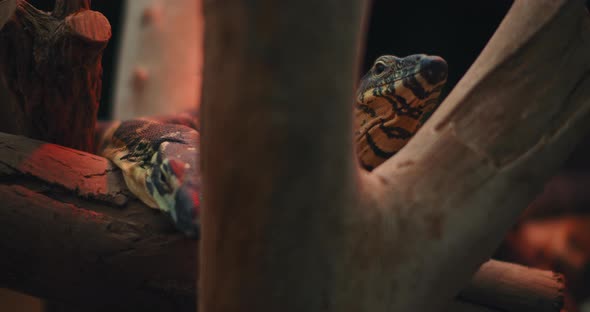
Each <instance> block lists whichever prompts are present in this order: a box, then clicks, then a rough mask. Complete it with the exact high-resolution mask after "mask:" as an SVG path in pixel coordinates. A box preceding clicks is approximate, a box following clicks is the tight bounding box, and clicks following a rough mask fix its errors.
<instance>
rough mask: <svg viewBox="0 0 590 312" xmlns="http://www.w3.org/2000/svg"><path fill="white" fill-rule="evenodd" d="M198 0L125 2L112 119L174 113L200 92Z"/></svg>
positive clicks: (195, 104) (201, 27) (193, 101)
mask: <svg viewBox="0 0 590 312" xmlns="http://www.w3.org/2000/svg"><path fill="white" fill-rule="evenodd" d="M201 7H202V1H201V0H166V1H162V0H133V1H127V2H126V8H125V17H124V20H125V26H124V29H123V40H122V41H121V50H120V53H119V57H118V67H117V82H116V88H115V101H114V109H113V111H114V118H116V119H129V118H133V117H138V116H149V115H161V114H171V113H178V112H181V111H184V110H187V109H193V108H195V107H198V104H199V102H200V97H201V71H202V70H201V69H202V64H203V35H204V25H203V16H202V12H201V11H202V9H201Z"/></svg>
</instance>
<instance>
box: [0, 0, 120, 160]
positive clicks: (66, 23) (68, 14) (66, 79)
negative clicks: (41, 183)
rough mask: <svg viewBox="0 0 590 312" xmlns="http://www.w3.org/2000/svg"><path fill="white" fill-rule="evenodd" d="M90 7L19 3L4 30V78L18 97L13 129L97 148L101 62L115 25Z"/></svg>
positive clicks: (65, 0) (77, 2)
mask: <svg viewBox="0 0 590 312" xmlns="http://www.w3.org/2000/svg"><path fill="white" fill-rule="evenodd" d="M89 6H90V1H89V0H85V1H82V0H72V1H70V0H57V1H56V6H55V10H54V11H53V12H51V14H47V13H46V12H42V11H39V10H37V9H35V8H34V7H33V6H31V5H30V4H28V3H27V2H26V1H24V0H18V1H17V6H16V12H15V14H14V15H13V16H12V18H11V19H10V20H9V21H8V22H7V23H6V25H4V28H2V30H0V76H1V78H2V79H4V80H5V81H6V82H7V84H8V88H9V89H10V90H11V91H12V93H14V94H15V96H16V101H14V105H15V106H16V107H12V108H11V109H10V111H12V112H13V113H12V114H11V116H12V118H14V119H15V120H16V121H18V122H17V123H18V127H17V128H18V129H15V131H11V132H14V133H24V134H26V135H27V136H29V137H33V138H37V139H41V140H44V141H47V142H52V143H58V144H60V145H64V146H68V147H73V148H76V149H79V150H84V151H92V150H93V148H94V145H93V143H94V142H93V141H94V140H93V135H94V127H95V123H96V114H97V111H98V105H99V99H100V91H101V75H102V67H101V62H100V61H101V57H102V50H103V49H104V47H105V46H106V44H107V43H108V40H109V39H110V37H111V27H110V24H109V22H108V20H107V19H106V18H105V17H104V16H103V15H102V14H100V13H98V12H95V11H90V10H88V8H89ZM9 103H12V102H9ZM7 105H8V104H7ZM5 109H6V108H5ZM5 109H4V110H5Z"/></svg>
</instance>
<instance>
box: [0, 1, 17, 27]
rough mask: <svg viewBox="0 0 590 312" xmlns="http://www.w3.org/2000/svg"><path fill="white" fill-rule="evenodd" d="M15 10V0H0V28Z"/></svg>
mask: <svg viewBox="0 0 590 312" xmlns="http://www.w3.org/2000/svg"><path fill="white" fill-rule="evenodd" d="M15 10H16V0H0V29H2V27H3V26H4V24H6V22H7V21H8V20H9V19H10V18H11V17H12V15H13V14H14V11H15Z"/></svg>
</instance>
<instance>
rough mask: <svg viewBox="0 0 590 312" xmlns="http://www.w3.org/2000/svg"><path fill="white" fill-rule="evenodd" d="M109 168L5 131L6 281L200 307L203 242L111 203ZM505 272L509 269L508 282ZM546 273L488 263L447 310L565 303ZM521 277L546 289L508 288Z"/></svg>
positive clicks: (117, 299)
mask: <svg viewBox="0 0 590 312" xmlns="http://www.w3.org/2000/svg"><path fill="white" fill-rule="evenodd" d="M110 168H111V167H110V165H109V164H108V162H107V160H106V159H104V158H102V157H98V156H94V155H91V154H88V153H84V152H81V151H76V150H73V149H69V148H65V147H61V146H57V145H54V144H49V143H43V142H39V141H35V140H32V139H28V138H25V137H19V136H14V135H10V134H0V181H1V182H2V183H0V201H2V202H3V203H5V204H4V206H3V208H2V209H0V222H1V226H0V251H1V252H2V254H3V257H0V265H1V266H2V267H3V268H4V270H3V271H2V273H0V286H6V287H10V288H13V289H17V290H21V291H25V292H27V293H30V294H34V295H36V296H40V297H42V298H47V299H50V300H52V307H53V309H54V310H55V309H57V310H55V311H60V310H63V309H64V307H67V309H69V310H72V309H73V310H84V311H94V310H93V309H96V311H103V310H104V309H107V308H108V309H109V310H110V311H114V310H113V309H115V310H116V309H119V308H120V309H123V310H125V311H129V309H131V307H132V306H135V308H136V309H138V310H139V309H142V311H161V310H174V309H176V310H178V309H180V310H181V311H194V308H195V306H194V294H195V280H196V279H197V274H196V272H195V266H194V263H195V261H197V258H196V254H194V253H193V251H194V250H196V248H197V246H196V244H197V242H196V241H191V240H188V239H184V238H183V237H182V236H180V235H178V234H176V233H175V232H174V229H173V228H172V227H171V226H170V224H169V223H168V221H167V220H166V218H164V217H163V216H161V215H160V214H159V213H157V212H156V211H154V210H153V209H150V208H148V207H146V206H144V205H143V204H141V203H140V202H138V201H136V200H133V199H131V200H130V202H129V204H128V205H127V206H126V207H125V208H120V207H118V206H117V205H116V204H118V203H117V202H116V201H115V202H113V201H104V198H105V197H107V195H109V193H108V192H106V193H105V187H104V183H105V181H109V182H108V183H107V184H108V185H110V186H111V187H112V188H109V190H110V191H114V189H115V188H116V189H117V190H118V191H116V192H115V194H118V195H121V193H123V191H122V189H123V188H124V186H123V185H122V184H120V183H122V177H121V176H120V174H119V173H118V172H117V171H116V170H115V171H112V170H110ZM42 169H45V170H42ZM59 172H61V174H56V173H59ZM97 179H98V180H97ZM117 180H118V181H117ZM117 183H119V184H117ZM110 196H112V194H111V195H110ZM92 199H103V201H101V202H96V201H93V200H92ZM498 272H505V273H502V274H500V275H501V276H502V277H503V278H502V279H501V280H498V279H497V277H498ZM546 276H553V275H551V273H549V272H543V271H538V270H532V269H525V268H521V267H518V269H517V270H515V269H514V265H512V264H508V263H502V262H498V261H490V262H488V263H487V264H486V265H484V266H483V267H482V270H480V271H479V272H478V273H477V274H476V276H475V279H474V280H473V282H472V283H471V284H470V285H469V287H468V288H467V289H465V290H464V291H463V293H462V295H461V297H460V300H456V302H455V303H454V304H453V305H452V307H451V308H450V309H448V310H447V311H452V312H455V311H489V309H488V308H485V307H482V306H481V305H480V304H485V305H486V306H487V305H490V306H494V305H493V304H494V303H495V302H499V303H500V304H499V305H496V307H498V308H501V309H502V310H504V311H516V312H522V311H528V310H527V309H526V307H529V308H533V307H534V308H537V307H539V306H538V304H537V302H540V303H542V306H541V308H540V310H538V311H557V310H551V309H549V308H550V307H554V306H555V305H556V304H557V303H559V295H560V291H561V288H562V287H563V284H562V283H561V281H560V280H558V279H551V278H547V279H543V278H544V277H546ZM521 280H541V282H543V285H544V286H545V287H533V286H538V285H539V284H531V286H530V287H529V286H527V285H521V286H522V288H515V287H506V285H509V286H510V285H518V282H519V281H521ZM547 290H550V291H547ZM142 296H148V297H149V298H144V299H142ZM98 297H101V298H102V299H100V300H99V301H100V302H102V304H99V303H98V302H97V301H98V299H97V298H98ZM501 298H507V299H508V300H506V299H501ZM511 298H516V299H518V300H517V301H516V304H518V303H519V302H523V303H524V305H523V304H521V305H519V308H522V307H525V309H521V310H509V309H505V308H506V307H511V306H515V302H513V301H511V300H510V299H511ZM522 298H524V299H522ZM88 300H91V301H90V302H93V305H92V307H89V305H88ZM178 300H179V301H180V302H182V304H180V305H177V303H176V301H178ZM140 301H141V302H140ZM467 301H470V302H474V303H467ZM62 304H65V305H64V306H62ZM78 307H81V308H78ZM459 308H460V310H458V309H459ZM529 310H530V309H529Z"/></svg>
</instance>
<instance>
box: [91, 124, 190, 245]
mask: <svg viewBox="0 0 590 312" xmlns="http://www.w3.org/2000/svg"><path fill="white" fill-rule="evenodd" d="M185 124H187V125H190V126H191V127H188V126H185ZM192 126H195V124H194V123H193V122H192V121H191V120H189V118H188V116H180V117H174V118H169V117H168V116H164V117H160V118H139V119H132V120H128V121H124V122H113V123H109V124H107V125H103V128H104V129H103V131H102V132H101V135H100V139H99V142H100V145H99V151H100V153H101V154H102V155H103V156H104V157H106V158H108V159H110V160H111V161H112V162H113V163H114V164H115V165H116V166H117V167H119V168H121V171H122V173H123V177H124V179H125V183H126V184H127V186H128V187H129V190H130V191H131V192H132V193H133V194H134V195H135V196H137V197H138V198H139V199H140V200H141V201H143V202H144V203H145V204H146V205H148V206H150V207H152V208H156V209H160V210H162V211H164V212H166V213H168V214H169V215H170V216H171V218H172V221H173V222H174V224H175V225H176V227H177V228H178V229H179V230H180V231H182V232H184V233H185V234H186V235H188V236H197V235H198V229H199V209H200V197H199V196H200V189H201V175H200V170H199V158H200V154H199V151H200V150H199V143H200V136H199V132H198V131H197V130H195V129H193V127H192Z"/></svg>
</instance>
